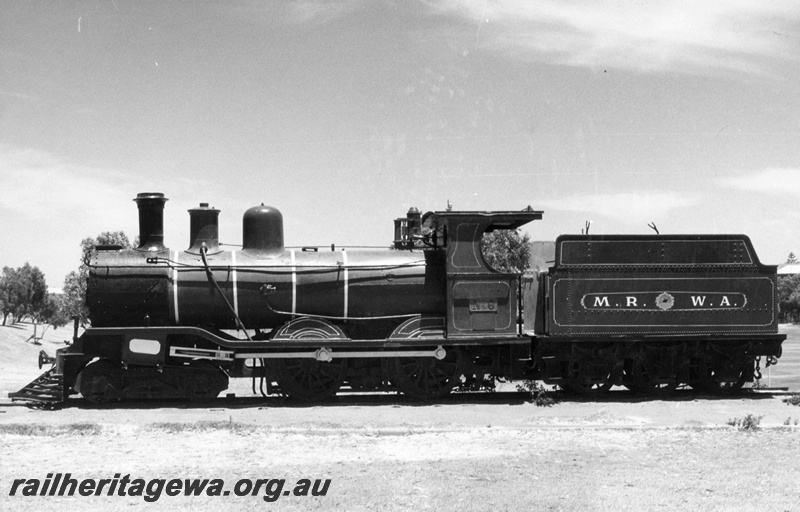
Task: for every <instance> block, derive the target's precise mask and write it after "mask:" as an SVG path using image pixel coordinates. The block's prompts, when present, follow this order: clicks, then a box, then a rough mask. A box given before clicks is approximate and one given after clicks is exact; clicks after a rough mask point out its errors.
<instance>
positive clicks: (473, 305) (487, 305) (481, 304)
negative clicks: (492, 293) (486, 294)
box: [469, 299, 497, 312]
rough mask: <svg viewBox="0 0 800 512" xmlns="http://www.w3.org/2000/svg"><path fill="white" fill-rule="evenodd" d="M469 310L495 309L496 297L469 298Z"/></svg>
mask: <svg viewBox="0 0 800 512" xmlns="http://www.w3.org/2000/svg"><path fill="white" fill-rule="evenodd" d="M469 310H470V311H471V312H473V311H474V312H480V311H492V312H494V311H497V300H496V299H487V300H479V299H470V301H469Z"/></svg>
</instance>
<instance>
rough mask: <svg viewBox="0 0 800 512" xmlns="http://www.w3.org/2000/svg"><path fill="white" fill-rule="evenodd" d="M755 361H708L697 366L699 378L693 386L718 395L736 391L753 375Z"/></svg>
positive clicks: (703, 361)
mask: <svg viewBox="0 0 800 512" xmlns="http://www.w3.org/2000/svg"><path fill="white" fill-rule="evenodd" d="M753 365H754V363H753V361H752V360H749V361H745V362H742V361H708V360H702V361H700V362H699V363H698V365H697V366H696V372H697V375H696V378H697V380H696V381H695V382H694V383H693V384H692V387H694V388H697V389H700V390H702V391H706V392H708V393H713V394H716V395H729V394H733V393H736V392H737V391H739V390H740V389H742V386H744V385H745V383H746V382H748V381H750V379H751V378H752V375H753Z"/></svg>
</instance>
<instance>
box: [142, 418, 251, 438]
mask: <svg viewBox="0 0 800 512" xmlns="http://www.w3.org/2000/svg"><path fill="white" fill-rule="evenodd" d="M147 429H148V430H151V431H160V432H165V433H168V434H182V433H192V434H197V433H207V432H219V431H226V432H231V433H233V434H252V433H254V432H256V431H257V430H258V427H256V426H255V425H245V424H243V423H236V422H234V421H233V418H231V419H230V420H228V421H198V422H194V423H179V422H165V423H153V424H151V425H149V426H148V427H147Z"/></svg>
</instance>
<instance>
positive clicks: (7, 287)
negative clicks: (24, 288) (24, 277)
mask: <svg viewBox="0 0 800 512" xmlns="http://www.w3.org/2000/svg"><path fill="white" fill-rule="evenodd" d="M16 272H17V271H16V270H15V269H13V268H11V267H3V275H2V277H0V310H2V312H3V325H6V320H7V319H8V315H10V314H13V313H14V309H15V308H16V299H15V297H14V287H13V284H12V283H14V282H15V281H16Z"/></svg>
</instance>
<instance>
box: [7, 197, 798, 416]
mask: <svg viewBox="0 0 800 512" xmlns="http://www.w3.org/2000/svg"><path fill="white" fill-rule="evenodd" d="M135 201H136V202H137V205H138V208H139V231H140V234H139V240H140V245H139V247H137V248H136V249H123V248H122V247H119V246H99V247H97V249H96V251H95V253H94V254H93V257H92V260H91V263H90V265H89V282H88V290H87V304H88V307H89V310H90V319H91V325H92V326H91V327H90V328H87V329H86V330H85V331H84V332H83V333H82V334H81V335H80V336H77V327H76V336H75V337H74V340H73V343H72V344H71V345H70V346H68V347H65V348H62V349H59V350H58V352H57V355H56V358H55V364H54V365H53V367H52V368H51V369H50V370H48V371H47V372H46V373H45V374H43V375H42V376H41V377H39V378H38V379H37V380H35V381H34V382H32V383H30V384H29V385H28V386H26V387H25V388H23V389H22V390H20V391H18V392H16V393H11V394H10V396H11V397H12V399H15V400H23V401H28V402H32V403H34V404H42V405H58V404H61V403H63V402H64V401H65V400H66V399H67V397H68V396H69V395H71V394H75V393H80V394H81V395H82V396H83V397H84V398H86V399H88V400H90V401H94V402H108V401H117V400H123V399H125V400H141V399H154V398H155V399H206V398H212V397H216V396H217V395H218V394H219V393H220V392H222V391H224V390H225V389H227V387H228V383H229V378H236V377H249V378H252V379H254V380H253V389H254V391H255V383H256V380H259V381H260V384H259V387H260V389H261V392H262V394H266V393H282V394H285V395H288V396H289V397H293V398H296V399H299V400H321V399H324V398H327V397H330V396H332V395H334V394H336V393H337V391H339V390H340V388H342V387H345V388H350V389H352V390H356V391H379V390H397V391H400V392H402V393H404V394H407V395H410V396H412V397H415V398H420V399H431V398H438V397H442V396H445V395H446V394H448V393H449V392H450V391H451V390H452V389H454V388H455V387H456V386H460V385H464V384H465V383H470V382H482V381H483V378H484V377H486V376H493V377H500V378H505V379H508V380H519V379H539V380H543V381H544V382H546V383H550V384H558V385H560V386H562V387H564V388H567V389H570V390H573V391H575V392H577V393H580V394H584V395H597V394H601V393H605V392H606V391H608V390H609V389H610V388H611V387H612V386H615V385H624V386H626V387H628V388H630V389H633V390H637V391H642V392H646V393H649V394H653V395H657V396H663V395H666V394H668V393H670V392H671V391H673V390H674V389H676V387H678V386H679V385H683V384H688V385H690V386H691V387H693V388H699V389H703V390H706V391H710V392H726V391H729V390H735V389H738V388H740V387H741V386H742V385H743V384H744V383H746V382H749V381H753V379H754V378H758V377H760V373H759V372H760V362H761V358H762V357H764V358H765V363H766V365H767V366H768V365H770V364H774V363H775V362H776V361H777V358H778V357H779V356H780V354H781V343H782V341H783V340H784V339H785V336H783V335H780V334H778V325H777V314H776V313H777V299H776V288H777V286H776V280H777V276H776V270H777V269H776V267H774V266H766V265H762V264H761V263H760V262H759V261H758V258H757V256H756V253H755V251H754V249H753V247H752V244H751V242H750V240H749V238H747V237H746V236H743V235H679V236H671V235H652V236H621V235H613V236H610V235H601V236H590V235H580V236H578V235H563V236H561V237H559V238H558V239H557V240H556V243H555V261H554V262H553V265H552V267H550V268H549V269H547V270H546V271H541V272H540V271H526V272H525V273H524V274H522V275H520V274H510V273H501V272H498V271H496V270H494V269H492V268H491V267H490V266H489V265H488V264H487V263H486V260H485V258H484V256H483V254H482V252H481V239H482V237H483V235H484V233H486V232H490V231H493V230H497V229H517V228H518V227H520V226H522V225H524V224H527V223H528V222H531V221H534V220H540V219H541V218H542V212H541V211H535V210H533V209H531V208H530V207H528V208H526V209H524V210H521V211H492V212H478V211H449V210H448V211H437V212H429V213H426V214H425V215H420V213H419V212H418V211H417V210H416V209H415V208H412V209H411V210H409V212H408V214H407V216H406V217H404V218H400V219H397V220H396V221H395V236H394V244H393V247H391V248H384V249H371V250H347V249H337V248H336V247H334V246H331V247H330V250H328V249H323V248H319V247H304V248H297V249H292V248H286V247H284V243H283V218H282V216H281V213H280V212H279V211H278V210H277V209H275V208H273V207H269V206H264V205H263V204H262V205H261V206H256V207H253V208H250V209H249V210H247V212H246V213H245V214H244V219H243V244H242V246H241V248H235V249H232V250H230V249H225V248H223V245H222V244H220V242H219V236H218V216H219V213H220V212H219V210H217V209H214V208H210V207H209V206H208V204H206V203H201V204H200V206H199V207H198V208H194V209H191V210H189V215H190V241H189V248H188V249H186V250H184V251H179V250H172V249H169V248H167V247H165V246H164V235H163V212H164V203H165V202H166V201H167V199H166V198H165V197H164V195H163V194H161V193H141V194H139V195H138V196H137V198H136V199H135ZM234 332H236V334H237V335H234V334H233V333H234ZM265 387H266V389H265Z"/></svg>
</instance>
